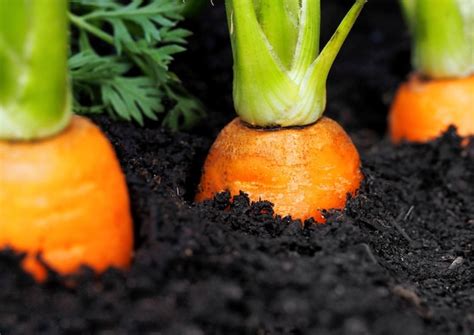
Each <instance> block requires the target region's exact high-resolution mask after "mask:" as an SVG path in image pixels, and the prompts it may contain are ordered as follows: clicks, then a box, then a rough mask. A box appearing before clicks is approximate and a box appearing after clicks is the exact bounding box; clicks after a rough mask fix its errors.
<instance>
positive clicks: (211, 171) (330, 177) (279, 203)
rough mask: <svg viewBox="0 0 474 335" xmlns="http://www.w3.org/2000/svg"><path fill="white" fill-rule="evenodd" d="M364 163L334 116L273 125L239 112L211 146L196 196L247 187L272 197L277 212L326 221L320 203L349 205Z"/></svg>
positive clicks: (254, 195) (255, 197)
mask: <svg viewBox="0 0 474 335" xmlns="http://www.w3.org/2000/svg"><path fill="white" fill-rule="evenodd" d="M283 144H284V145H283ZM359 167H360V159H359V154H358V152H357V150H356V148H355V147H354V145H353V144H352V141H351V140H350V138H349V137H348V136H347V134H346V133H345V132H344V130H343V129H342V128H341V127H340V126H339V125H338V124H337V123H336V122H335V121H333V120H331V119H329V118H325V117H323V118H321V119H320V120H319V121H318V122H316V123H315V124H312V125H309V126H307V127H305V128H303V129H295V128H280V129H277V130H273V131H268V130H262V129H256V128H251V127H249V126H247V125H245V124H244V123H242V122H241V121H240V119H238V118H236V119H234V120H233V121H232V122H231V123H230V124H228V125H227V126H226V127H225V128H224V129H223V130H222V132H221V134H220V135H219V137H218V138H217V140H216V142H215V143H214V145H213V146H212V148H211V150H210V152H209V156H208V158H207V160H206V163H205V165H204V173H203V177H202V180H201V184H200V189H199V192H198V194H197V196H196V199H197V200H198V201H202V200H205V199H209V198H212V197H213V195H214V194H215V193H216V192H222V191H225V190H229V191H230V192H231V193H232V194H238V193H239V191H240V190H245V192H246V193H247V194H248V195H249V197H250V198H251V199H253V200H259V199H265V200H268V201H271V202H272V203H273V204H274V205H275V207H274V208H275V211H276V212H277V213H280V214H282V215H290V214H291V215H292V216H294V217H297V218H300V219H303V220H305V219H309V218H311V217H312V218H314V219H315V220H317V221H319V222H324V218H323V216H322V214H321V211H320V209H329V208H343V207H344V206H345V203H346V197H347V194H354V193H355V192H356V190H357V189H358V187H359V184H360V182H361V179H362V175H361V173H360V168H359Z"/></svg>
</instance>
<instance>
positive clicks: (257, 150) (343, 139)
mask: <svg viewBox="0 0 474 335" xmlns="http://www.w3.org/2000/svg"><path fill="white" fill-rule="evenodd" d="M364 3H365V1H364V0H357V1H356V2H355V4H354V5H353V7H352V8H351V9H350V11H349V12H348V14H347V15H346V17H345V18H344V19H343V21H342V22H341V24H340V25H339V27H338V28H337V31H336V33H335V34H334V35H333V37H332V38H331V40H330V41H329V42H328V43H327V45H326V46H325V47H324V48H323V49H322V51H321V52H320V51H319V35H320V2H319V0H302V1H300V0H278V1H275V0H260V1H253V0H227V1H226V10H227V17H228V25H229V30H230V36H231V41H232V49H233V56H234V92H233V95H234V105H235V109H236V111H237V114H238V115H239V117H238V118H236V119H234V120H233V121H232V122H231V123H230V124H229V125H227V126H226V127H225V128H224V129H223V130H222V132H221V133H220V134H219V136H218V138H217V139H216V141H215V143H214V144H213V146H212V148H211V150H210V152H209V155H208V157H207V160H206V162H205V165H204V168H203V174H202V177H201V182H200V185H199V188H198V193H197V195H196V200H197V201H203V200H206V199H210V198H212V197H213V196H214V195H215V194H216V193H218V192H222V191H226V190H228V191H230V192H231V194H238V193H239V191H244V192H245V193H247V194H248V195H249V197H250V198H251V199H252V200H254V201H257V200H268V201H271V202H272V203H273V204H274V205H275V212H276V213H278V214H280V215H291V216H292V217H293V218H298V219H302V220H304V219H308V218H311V217H313V218H314V219H315V220H317V221H319V222H324V217H323V216H322V214H321V210H324V209H333V208H343V207H344V206H345V202H346V198H347V194H348V193H350V194H354V193H355V192H356V190H357V189H358V188H359V185H360V182H361V179H362V175H361V172H360V159H359V154H358V152H357V150H356V148H355V147H354V145H353V143H352V141H351V139H350V138H349V136H348V135H347V134H346V133H345V132H344V130H343V129H342V128H341V127H340V126H339V125H338V124H337V123H336V122H335V121H333V120H331V119H329V118H326V117H323V116H322V114H323V112H324V109H325V106H326V79H327V76H328V73H329V70H330V68H331V66H332V64H333V62H334V59H335V58H336V55H337V54H338V52H339V50H340V48H341V46H342V44H343V42H344V40H345V39H346V37H347V35H348V34H349V31H350V30H351V28H352V26H353V24H354V22H355V20H356V19H357V17H358V15H359V13H360V11H361V10H362V7H363V5H364Z"/></svg>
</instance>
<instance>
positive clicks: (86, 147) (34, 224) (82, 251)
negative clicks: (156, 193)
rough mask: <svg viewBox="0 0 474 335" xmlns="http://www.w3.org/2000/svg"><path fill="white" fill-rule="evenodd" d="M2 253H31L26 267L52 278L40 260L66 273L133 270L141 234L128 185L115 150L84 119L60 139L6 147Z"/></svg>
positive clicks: (0, 150) (1, 171)
mask: <svg viewBox="0 0 474 335" xmlns="http://www.w3.org/2000/svg"><path fill="white" fill-rule="evenodd" d="M0 162H2V164H0V203H1V204H2V210H1V211H0V213H1V214H0V245H1V246H11V247H14V248H15V249H17V250H20V251H25V252H28V257H27V258H26V260H25V266H26V268H27V269H28V270H30V271H31V272H32V273H33V274H35V276H36V277H37V278H39V279H43V278H44V275H45V271H44V269H43V268H42V267H41V266H39V265H38V263H37V262H36V260H35V255H36V253H38V252H42V257H43V259H44V261H45V262H46V263H48V264H49V265H50V266H52V267H53V268H54V269H55V270H57V271H59V272H60V273H63V274H66V273H71V272H73V271H75V270H77V269H78V267H79V266H80V265H81V264H87V265H89V266H91V267H93V268H94V269H95V270H97V271H103V270H105V269H106V268H107V267H109V266H116V267H127V266H128V265H129V263H130V256H131V252H132V246H133V232H132V225H131V217H130V212H129V201H128V194H127V188H126V184H125V178H124V176H123V174H122V172H121V171H120V166H119V164H118V161H117V158H116V157H115V153H114V151H113V149H112V146H111V145H110V143H109V142H108V141H107V139H106V138H105V136H104V135H103V134H102V133H101V132H100V130H99V129H98V128H97V127H96V126H94V125H93V124H92V123H91V122H90V121H88V120H87V119H85V118H83V117H78V116H76V117H74V118H73V120H72V122H71V124H70V125H69V127H68V128H66V129H65V130H64V131H62V132H61V133H59V134H58V135H56V136H54V137H51V138H48V139H45V140H36V141H33V142H12V141H0Z"/></svg>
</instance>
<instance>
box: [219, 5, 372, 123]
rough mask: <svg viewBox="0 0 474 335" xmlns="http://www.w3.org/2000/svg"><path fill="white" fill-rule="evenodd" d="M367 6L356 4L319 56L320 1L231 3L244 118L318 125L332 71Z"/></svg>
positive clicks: (238, 103)
mask: <svg viewBox="0 0 474 335" xmlns="http://www.w3.org/2000/svg"><path fill="white" fill-rule="evenodd" d="M365 2H366V0H356V2H355V4H354V5H353V7H352V8H351V9H350V10H349V12H348V13H347V15H346V17H345V18H344V19H343V20H342V22H341V24H340V25H339V27H338V28H337V30H336V32H335V34H334V35H333V36H332V38H331V39H330V41H329V42H328V43H327V44H326V46H325V47H324V48H323V49H322V51H321V52H320V51H319V37H320V36H319V35H320V17H321V13H320V12H321V10H320V0H226V9H227V17H228V25H229V30H230V35H231V41H232V49H233V56H234V104H235V108H236V111H237V114H238V115H239V116H240V118H241V119H242V120H243V121H246V122H248V123H250V124H253V125H257V126H263V127H264V126H275V125H278V126H283V127H285V126H303V125H307V124H311V123H313V122H315V121H317V120H318V119H319V118H320V117H321V116H322V114H323V112H324V109H325V107H326V79H327V76H328V73H329V70H330V68H331V66H332V64H333V62H334V59H335V58H336V56H337V54H338V52H339V50H340V48H341V46H342V44H343V42H344V41H345V39H346V37H347V35H348V34H349V31H350V30H351V28H352V26H353V24H354V22H355V20H356V19H357V17H358V15H359V13H360V11H361V10H362V7H363V6H364V4H365Z"/></svg>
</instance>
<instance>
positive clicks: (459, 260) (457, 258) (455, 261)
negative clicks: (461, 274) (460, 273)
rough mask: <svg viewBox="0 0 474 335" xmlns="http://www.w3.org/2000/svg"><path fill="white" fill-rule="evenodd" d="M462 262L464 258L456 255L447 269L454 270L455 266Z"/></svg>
mask: <svg viewBox="0 0 474 335" xmlns="http://www.w3.org/2000/svg"><path fill="white" fill-rule="evenodd" d="M462 263H464V258H463V257H461V256H459V257H456V259H455V260H454V261H453V262H452V263H451V265H450V266H449V268H448V269H449V270H454V269H456V268H457V267H459V266H460V265H461V264H462Z"/></svg>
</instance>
